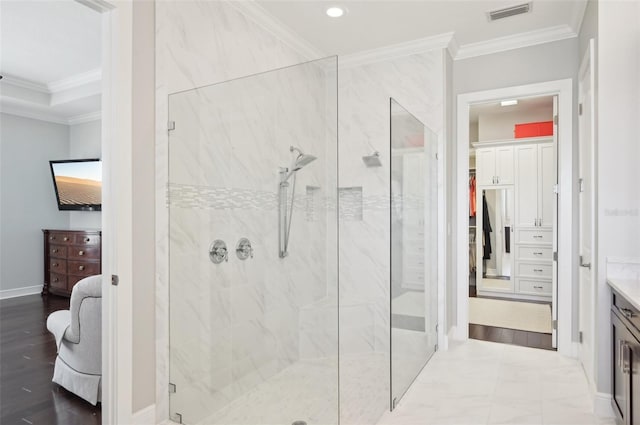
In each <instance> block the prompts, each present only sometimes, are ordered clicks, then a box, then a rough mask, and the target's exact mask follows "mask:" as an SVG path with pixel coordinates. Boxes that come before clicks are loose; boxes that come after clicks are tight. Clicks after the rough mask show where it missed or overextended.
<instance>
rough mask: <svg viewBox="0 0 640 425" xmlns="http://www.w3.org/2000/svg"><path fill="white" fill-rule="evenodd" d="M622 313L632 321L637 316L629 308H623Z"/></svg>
mask: <svg viewBox="0 0 640 425" xmlns="http://www.w3.org/2000/svg"><path fill="white" fill-rule="evenodd" d="M620 311H621V312H622V314H623V315H624V317H626V318H627V319H631V318H632V317H634V316H635V314H633V311H631V310H629V309H628V308H621V309H620Z"/></svg>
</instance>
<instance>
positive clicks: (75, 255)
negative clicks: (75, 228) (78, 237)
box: [67, 245, 100, 260]
mask: <svg viewBox="0 0 640 425" xmlns="http://www.w3.org/2000/svg"><path fill="white" fill-rule="evenodd" d="M67 258H69V259H70V260H84V259H89V260H99V259H100V246H99V245H88V246H76V245H73V246H70V247H69V255H68V257H67Z"/></svg>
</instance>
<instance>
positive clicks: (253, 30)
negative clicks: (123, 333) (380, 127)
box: [156, 1, 337, 422]
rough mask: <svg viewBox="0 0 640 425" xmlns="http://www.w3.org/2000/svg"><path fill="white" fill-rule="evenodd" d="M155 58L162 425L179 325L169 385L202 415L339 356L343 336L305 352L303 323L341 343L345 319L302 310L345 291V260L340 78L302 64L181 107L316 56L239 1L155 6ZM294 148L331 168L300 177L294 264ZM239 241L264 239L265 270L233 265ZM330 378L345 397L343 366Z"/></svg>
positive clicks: (259, 262) (259, 246) (260, 250)
mask: <svg viewBox="0 0 640 425" xmlns="http://www.w3.org/2000/svg"><path fill="white" fill-rule="evenodd" d="M156 52H157V54H156V81H157V90H156V93H157V102H156V105H157V110H156V123H157V133H156V164H157V165H156V176H157V180H156V188H157V196H156V199H157V207H156V210H157V217H156V222H157V228H156V238H157V268H156V270H157V291H156V293H157V302H156V307H157V308H156V312H157V325H156V335H157V353H158V354H157V366H158V374H157V381H156V382H157V393H156V412H157V414H156V417H157V418H158V420H159V421H162V420H164V419H166V418H168V417H169V410H170V409H169V397H168V393H167V388H168V384H169V370H170V364H169V363H170V351H169V330H170V329H171V335H172V344H173V342H174V341H175V342H176V344H175V347H174V348H176V350H172V351H171V353H172V356H173V357H172V358H171V362H172V370H171V373H172V376H171V378H172V381H173V378H174V376H175V378H176V379H179V380H181V382H180V384H179V386H178V388H179V390H178V392H177V393H176V395H178V398H182V399H183V402H184V403H185V404H183V405H184V406H187V405H188V406H189V409H190V410H192V411H193V412H194V415H193V416H192V418H196V419H197V418H199V417H203V415H205V414H207V413H211V411H212V410H215V409H216V408H217V407H218V406H222V405H224V404H225V403H227V402H228V401H229V400H231V399H233V398H234V397H236V396H237V395H238V394H240V393H242V392H243V391H246V390H247V389H249V388H252V387H253V386H255V385H256V384H257V383H259V382H262V381H264V380H266V379H268V378H269V377H270V376H272V375H273V374H274V373H277V372H278V371H279V370H282V369H283V368H285V367H287V365H290V364H291V363H292V362H295V361H296V360H297V359H299V358H300V357H301V356H303V357H307V358H308V357H313V356H319V355H329V354H331V353H332V355H333V356H334V357H335V356H336V355H337V335H336V338H334V339H333V343H334V345H333V347H331V346H328V345H325V346H322V347H321V348H322V350H318V349H317V347H316V349H314V348H313V347H312V344H309V343H304V342H302V343H301V339H302V340H304V339H305V335H306V334H305V332H304V331H301V330H304V329H305V327H309V326H313V328H314V331H315V332H316V333H318V334H320V335H321V336H323V337H324V341H332V334H333V335H335V334H337V332H336V330H335V329H337V315H333V322H330V321H327V317H326V316H316V317H311V318H309V317H304V310H305V309H304V306H306V305H309V304H313V303H315V302H316V301H319V300H325V301H326V300H327V293H328V289H327V285H333V286H336V285H337V282H336V281H337V278H336V275H335V272H333V274H332V275H331V274H329V275H327V274H326V270H327V269H328V268H330V267H335V264H336V261H337V260H335V259H331V258H330V256H331V253H332V252H334V254H333V255H334V256H336V254H335V246H336V240H335V236H334V239H333V241H331V239H330V238H331V236H327V235H336V232H337V229H336V227H337V225H336V220H335V215H336V212H335V204H336V202H335V200H334V201H333V202H332V203H331V202H327V198H329V200H331V198H332V197H333V198H335V190H332V191H327V188H331V187H333V188H335V186H336V181H335V177H336V174H337V173H336V170H335V167H336V162H335V157H336V154H337V149H336V146H335V143H336V139H335V132H336V128H335V126H336V119H335V115H336V110H335V107H336V105H335V92H336V90H335V71H334V73H333V74H331V73H330V72H327V71H328V70H330V69H331V67H329V68H324V67H321V66H319V65H317V64H316V65H304V66H303V67H299V68H290V69H288V70H284V71H279V72H280V73H279V74H266V76H262V77H256V78H253V79H246V80H238V81H237V82H235V83H234V84H230V85H229V84H227V85H220V86H215V88H214V89H211V90H207V89H202V90H198V91H193V92H189V93H184V94H180V95H176V96H172V98H171V102H172V103H171V106H170V105H169V94H171V93H176V92H180V91H184V90H191V89H194V88H196V87H202V86H206V85H209V84H214V83H219V82H223V81H227V80H231V79H235V78H239V77H242V76H246V75H251V74H255V73H259V72H264V71H269V70H273V69H277V68H282V67H286V66H291V65H295V64H299V63H302V62H305V61H306V60H308V58H306V57H304V56H302V55H301V54H299V53H297V52H295V51H294V50H293V49H292V48H290V47H288V46H287V45H286V44H285V43H283V42H281V41H280V40H278V39H277V38H276V37H274V36H273V35H272V34H271V33H269V32H268V31H265V30H264V29H263V28H262V27H260V26H259V25H257V24H255V23H254V22H253V21H251V20H250V19H248V18H247V17H245V16H244V15H243V14H242V13H240V12H238V11H237V10H236V9H235V8H234V7H233V6H231V5H230V4H229V3H228V2H211V1H185V2H177V1H176V2H173V1H162V2H156ZM333 69H334V70H335V66H334V67H333ZM268 75H271V76H268ZM331 81H333V87H330V85H331V84H330V82H331ZM283 99H289V101H286V100H283ZM170 109H171V119H172V120H175V121H176V130H175V132H172V134H171V146H172V150H171V154H172V169H171V185H169V184H168V182H169V169H168V164H169V137H168V133H167V130H166V123H167V122H168V121H169V118H170V117H169V110H170ZM330 114H333V119H332V120H330V122H329V121H327V118H326V117H327V116H330ZM231 140H233V142H231ZM174 143H175V144H174ZM289 145H297V146H299V147H301V148H302V149H303V150H306V151H308V152H309V153H311V154H313V155H315V156H317V157H318V158H319V159H318V160H316V161H315V162H314V163H312V164H310V165H308V166H307V167H306V168H305V170H303V171H301V172H300V173H299V178H298V182H297V189H296V192H297V194H298V195H297V196H298V201H297V205H296V210H295V211H294V216H293V225H292V230H291V241H290V247H291V248H290V250H291V256H290V257H289V258H287V259H285V260H284V261H282V260H280V259H279V258H277V250H278V242H277V240H278V239H277V234H278V233H277V222H278V221H277V213H276V211H277V210H276V205H277V204H276V199H277V198H276V194H277V170H278V168H277V167H278V166H287V165H288V164H289V163H290V161H291V156H292V154H291V153H290V152H289V150H288V148H289ZM174 155H175V156H174ZM331 167H334V168H333V170H332V169H331ZM169 197H170V198H171V202H172V203H171V206H170V207H169ZM326 206H329V208H328V209H325V210H323V209H322V208H323V207H326ZM170 208H171V214H169V210H170ZM332 208H333V210H332ZM169 220H171V223H170V222H169ZM170 225H171V229H172V232H171V235H170V234H169V228H170ZM240 237H247V238H249V239H250V240H251V242H252V243H253V246H254V249H255V257H254V259H253V260H247V261H240V260H239V259H237V258H236V257H235V253H234V252H233V251H234V248H235V245H236V242H237V240H238V239H239V238H240ZM216 238H219V239H223V240H225V241H226V243H227V245H228V248H229V249H230V259H229V262H228V263H225V264H221V265H217V266H216V265H214V264H212V263H211V262H210V261H209V259H208V248H209V244H210V243H211V241H212V240H213V239H216ZM170 245H171V258H170V257H169V247H170ZM325 245H331V246H325ZM169 264H171V268H170V267H169ZM169 282H172V285H171V303H172V304H171V309H170V308H169V306H170V296H169V292H170V285H169ZM336 292H337V291H336V289H335V288H334V289H332V290H331V293H332V294H333V295H334V297H335V296H336ZM336 304H337V303H336V301H335V300H334V302H333V305H334V306H335V305H336ZM335 308H336V307H334V312H335V311H336V310H335ZM170 310H171V311H170ZM301 310H302V311H303V313H301ZM301 314H302V316H303V317H302V318H301V317H300V316H301ZM170 315H171V322H170V321H169V316H170ZM329 317H330V316H329ZM313 320H322V321H323V322H322V323H321V325H322V326H324V327H322V326H319V325H320V324H319V323H314V322H313ZM325 331H326V332H325ZM176 338H177V339H176ZM176 365H181V367H180V368H178V367H176ZM186 365H190V366H188V367H187V366H186ZM174 372H175V375H174ZM327 379H335V380H336V385H335V387H336V394H337V370H336V373H335V376H333V375H332V376H328V377H327ZM174 383H175V382H174ZM174 396H175V395H174ZM174 396H172V397H174ZM336 397H337V395H336ZM178 403H180V402H178ZM333 405H337V402H336V403H333ZM172 410H173V409H172ZM193 421H194V420H193V419H192V420H191V422H193Z"/></svg>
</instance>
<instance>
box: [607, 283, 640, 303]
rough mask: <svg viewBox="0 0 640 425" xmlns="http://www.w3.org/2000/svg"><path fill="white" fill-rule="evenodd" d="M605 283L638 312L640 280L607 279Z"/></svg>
mask: <svg viewBox="0 0 640 425" xmlns="http://www.w3.org/2000/svg"><path fill="white" fill-rule="evenodd" d="M607 283H608V284H609V286H610V287H611V288H613V289H614V290H615V291H616V292H617V293H619V294H620V295H622V296H623V297H624V298H625V299H626V300H627V301H629V302H630V303H631V305H633V306H634V307H635V308H637V309H638V310H640V280H638V279H620V278H611V277H610V278H608V279H607Z"/></svg>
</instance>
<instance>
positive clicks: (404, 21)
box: [256, 0, 586, 55]
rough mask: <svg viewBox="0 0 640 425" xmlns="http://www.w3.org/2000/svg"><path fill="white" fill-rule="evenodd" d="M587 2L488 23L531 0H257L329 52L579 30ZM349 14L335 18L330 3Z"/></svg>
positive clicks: (551, 1) (542, 7) (545, 4)
mask: <svg viewBox="0 0 640 425" xmlns="http://www.w3.org/2000/svg"><path fill="white" fill-rule="evenodd" d="M585 1H586V0H533V2H532V3H533V7H532V12H531V13H528V14H525V15H519V16H514V17H510V18H506V19H503V20H499V21H495V22H489V21H488V19H487V16H486V12H488V11H489V10H494V9H499V8H504V7H508V6H513V5H516V4H521V3H525V2H526V0H510V1H487V0H473V1H471V0H422V1H420V0H414V1H406V0H393V1H392V0H367V1H355V0H337V1H334V0H330V1H318V0H311V1H300V0H256V2H257V3H258V4H259V5H260V6H261V7H262V8H263V9H264V10H265V11H266V12H267V13H268V14H270V15H271V16H272V17H274V18H275V19H276V20H278V21H280V22H281V23H283V24H284V25H286V26H287V27H289V28H290V29H291V30H293V31H294V32H295V33H297V34H298V35H300V36H301V37H302V38H304V39H305V40H307V41H308V42H309V43H310V44H311V45H313V46H315V47H316V48H318V49H320V50H321V51H322V52H324V53H325V54H331V55H333V54H338V55H346V54H351V53H355V52H361V51H364V50H370V49H376V48H380V47H384V46H389V45H393V44H399V43H403V42H407V41H412V40H416V39H421V38H427V37H431V36H435V35H440V34H443V33H447V32H452V31H453V32H455V38H456V40H457V42H458V44H459V45H466V44H470V43H476V42H482V41H487V40H490V39H494V38H497V37H505V36H510V35H513V34H517V33H523V32H528V31H534V30H539V29H542V28H549V27H555V26H559V25H568V26H569V27H570V28H571V29H572V30H573V31H574V32H575V33H577V32H578V29H579V28H577V27H578V26H579V25H580V22H581V20H582V16H583V15H584V6H585ZM334 5H338V6H341V7H346V8H347V9H348V13H347V14H345V15H344V16H342V17H340V18H330V17H328V16H327V15H326V13H325V11H326V9H327V8H328V7H329V6H334Z"/></svg>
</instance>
